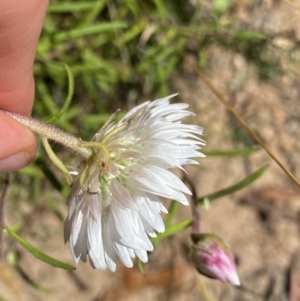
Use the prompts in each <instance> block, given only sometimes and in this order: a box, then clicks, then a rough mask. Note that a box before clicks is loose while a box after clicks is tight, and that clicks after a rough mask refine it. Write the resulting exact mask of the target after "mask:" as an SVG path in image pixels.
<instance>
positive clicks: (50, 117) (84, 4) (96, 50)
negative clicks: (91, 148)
mask: <svg viewBox="0 0 300 301" xmlns="http://www.w3.org/2000/svg"><path fill="white" fill-rule="evenodd" d="M237 3H238V0H231V1H223V0H213V1H204V0H203V1H200V0H199V1H197V0H196V1H188V0H178V1H174V0H152V1H138V0H122V1H121V0H114V1H112V0H98V1H97V0H95V1H58V0H52V1H51V3H50V6H49V9H48V14H47V17H46V20H45V25H44V29H43V32H42V35H41V38H40V41H39V45H38V49H37V54H36V62H35V66H34V75H35V81H36V101H35V104H34V112H33V115H34V116H35V117H37V118H40V119H43V120H45V121H46V122H51V123H54V124H55V125H56V126H58V127H60V128H62V129H63V130H65V131H68V132H70V133H72V134H76V135H78V136H80V137H82V138H83V139H86V140H89V139H90V138H92V136H93V133H94V132H95V131H97V130H98V129H99V128H100V127H101V125H102V124H103V123H104V122H105V121H106V120H107V119H108V117H109V116H110V114H111V113H113V112H114V111H116V110H117V109H118V108H121V109H124V110H125V109H127V108H128V107H131V106H133V105H135V104H137V103H139V102H141V101H143V100H146V99H153V98H154V97H163V96H166V95H167V94H169V93H171V92H174V91H172V88H171V86H170V78H171V77H172V76H174V75H175V74H176V73H177V74H178V71H179V70H181V69H180V68H181V64H182V62H183V61H184V59H185V57H186V56H187V55H193V56H194V57H195V59H196V62H198V67H200V68H202V69H206V68H207V69H208V68H209V64H210V58H209V50H210V48H211V47H221V48H223V49H224V50H227V51H232V52H235V53H239V54H241V55H242V56H243V57H244V58H245V60H246V61H248V62H249V63H250V64H252V65H253V66H254V67H255V70H256V74H257V77H258V78H259V79H261V80H266V81H270V80H274V79H275V78H276V77H278V76H279V75H281V74H282V72H283V66H282V63H281V60H280V52H278V49H277V48H276V46H275V45H274V43H273V39H274V38H275V37H272V36H270V35H269V34H268V33H266V32H263V31H260V30H256V29H253V28H254V27H253V26H251V22H250V23H247V24H246V23H245V22H241V21H239V20H238V19H237V18H236V17H235V9H236V5H237ZM249 10H250V12H249V13H251V7H250V8H249ZM284 34H285V33H282V35H284ZM278 36H280V34H278ZM291 37H292V35H291ZM299 46H300V45H299V43H298V44H297V43H295V47H293V48H292V49H291V59H293V56H292V54H293V53H296V52H297V51H298V50H299V49H298V48H299ZM65 64H66V65H67V66H68V67H67V69H66V67H65ZM180 72H181V71H180ZM71 74H72V76H73V77H74V91H73V89H72V88H73V87H71V89H70V76H71ZM68 75H69V76H68ZM180 76H184V75H182V72H181V74H180ZM68 86H69V89H68ZM71 92H72V93H71ZM73 92H74V93H73ZM71 97H72V103H71V104H70V101H71ZM65 109H66V110H65ZM54 148H55V150H56V151H58V152H59V155H58V156H59V157H60V158H61V159H63V160H64V162H65V163H66V164H67V165H68V164H70V165H71V162H72V166H74V161H72V160H71V159H70V155H69V154H68V153H67V152H65V150H64V148H62V147H60V146H58V145H55V146H54ZM218 151H219V150H217V151H214V152H213V153H212V154H211V155H213V156H228V155H230V156H236V155H237V156H239V155H242V156H245V155H251V154H252V153H253V151H252V150H249V149H247V150H246V151H243V150H240V149H238V150H232V151H229V152H226V151H225V152H224V153H222V151H221V152H219V153H218ZM207 155H210V154H209V151H207ZM73 159H74V156H73ZM1 179H2V177H1ZM255 179H256V178H255ZM247 183H248V182H247ZM247 185H248V184H247ZM243 187H244V186H243ZM10 188H11V189H10V194H9V198H10V200H11V203H10V211H13V210H11V208H17V210H15V211H13V216H12V217H11V218H10V220H14V221H18V223H17V224H16V225H15V226H14V230H15V231H17V232H18V231H19V230H22V233H21V234H23V233H24V231H26V229H28V228H30V225H32V224H33V223H34V222H35V219H34V218H33V217H32V215H33V213H34V214H39V215H42V214H43V212H45V211H46V212H52V213H53V214H54V215H55V216H56V217H57V218H58V219H59V220H60V221H63V219H64V216H63V214H62V213H61V212H60V210H59V204H61V203H64V202H65V197H66V195H67V193H68V191H69V188H68V187H67V185H66V184H65V183H64V182H63V181H62V177H61V175H60V174H59V172H57V171H56V170H54V168H52V165H51V164H49V161H48V159H47V158H46V155H45V154H44V153H43V151H42V149H41V148H39V152H38V156H37V158H36V160H35V162H34V163H33V164H31V165H30V166H28V167H26V168H24V169H23V170H21V171H20V172H18V173H15V174H13V175H12V179H11V185H10ZM232 192H233V190H230V191H228V193H232ZM226 193H227V190H226ZM21 200H22V201H27V202H26V203H28V202H29V203H30V204H31V206H36V207H35V208H38V213H36V212H35V211H34V209H28V207H27V205H26V204H24V203H22V204H20V202H21ZM41 204H42V205H41ZM34 216H36V215H34ZM169 222H170V221H169V220H168V223H169ZM41 224H42V222H40V224H39V226H41ZM171 229H172V228H171ZM39 231H41V232H43V233H45V235H46V234H47V235H48V234H49V229H46V227H43V226H41V227H40V228H39ZM34 233H35V232H34ZM167 234H168V232H167ZM167 234H166V235H167ZM40 235H41V234H40ZM62 247H63V242H62ZM11 250H12V251H10V252H14V251H13V248H12V249H11ZM70 258H71V256H70Z"/></svg>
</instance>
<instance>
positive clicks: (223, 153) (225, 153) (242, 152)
mask: <svg viewBox="0 0 300 301" xmlns="http://www.w3.org/2000/svg"><path fill="white" fill-rule="evenodd" d="M258 150H259V148H241V149H232V150H204V151H202V152H203V153H204V154H205V155H206V156H208V157H234V156H249V155H251V154H253V153H255V152H257V151H258Z"/></svg>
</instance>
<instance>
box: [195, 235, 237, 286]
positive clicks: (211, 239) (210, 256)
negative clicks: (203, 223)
mask: <svg viewBox="0 0 300 301" xmlns="http://www.w3.org/2000/svg"><path fill="white" fill-rule="evenodd" d="M192 239H193V242H194V244H193V245H192V253H191V259H192V261H193V263H194V265H195V267H196V269H197V271H198V272H199V273H200V274H202V275H204V276H207V277H209V278H214V279H219V280H221V281H223V282H228V283H232V284H234V285H240V280H239V276H238V274H237V271H236V267H235V263H234V258H233V255H232V253H231V251H230V249H229V247H228V246H227V244H226V242H225V241H223V240H222V238H220V237H219V236H217V235H214V234H193V235H192Z"/></svg>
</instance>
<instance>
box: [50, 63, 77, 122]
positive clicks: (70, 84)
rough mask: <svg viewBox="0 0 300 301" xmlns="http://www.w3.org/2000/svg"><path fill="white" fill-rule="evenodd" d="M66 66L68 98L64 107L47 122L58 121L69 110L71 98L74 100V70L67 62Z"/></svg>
mask: <svg viewBox="0 0 300 301" xmlns="http://www.w3.org/2000/svg"><path fill="white" fill-rule="evenodd" d="M64 66H65V68H66V71H67V74H68V95H67V98H66V100H65V103H64V105H63V107H62V108H61V109H60V110H59V111H58V112H57V113H56V114H54V115H52V116H51V117H49V118H48V119H47V120H46V122H47V123H53V122H55V121H57V120H58V119H59V118H60V117H61V116H62V115H63V114H64V113H65V112H66V111H67V110H68V108H69V106H70V103H71V100H72V97H73V94H74V78H73V75H72V72H71V70H70V68H69V66H68V65H67V64H64Z"/></svg>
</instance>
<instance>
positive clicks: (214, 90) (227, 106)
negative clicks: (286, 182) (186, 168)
mask: <svg viewBox="0 0 300 301" xmlns="http://www.w3.org/2000/svg"><path fill="white" fill-rule="evenodd" d="M194 70H195V72H196V73H197V74H198V76H199V77H200V79H201V80H202V81H203V82H204V83H205V84H206V85H207V86H208V88H209V89H210V90H211V91H212V92H213V93H214V94H215V96H216V97H217V99H218V100H219V101H220V102H221V103H222V104H223V105H224V106H225V107H226V109H227V110H228V111H229V113H230V114H231V115H232V116H233V117H234V118H235V119H236V120H237V121H238V122H239V123H240V124H241V125H242V126H243V127H244V128H245V129H246V131H247V132H248V133H249V134H250V136H251V137H252V138H253V139H254V140H255V141H256V142H257V143H258V144H259V145H260V146H261V147H262V148H263V149H264V150H265V151H266V152H267V154H268V155H269V156H270V157H271V158H272V159H273V160H274V161H275V162H276V163H277V164H278V165H279V167H280V168H281V169H282V170H283V171H284V172H285V173H286V174H287V176H288V177H289V178H290V179H291V180H292V181H293V182H295V183H296V184H297V185H298V187H300V182H299V180H298V179H297V178H296V177H295V176H294V175H293V174H292V173H291V172H290V171H289V170H288V169H287V168H286V167H285V166H284V165H283V163H281V161H280V160H279V159H278V158H277V157H276V156H275V155H274V154H273V153H272V151H271V150H270V149H269V148H268V147H267V146H266V145H265V144H264V143H263V142H262V140H261V139H260V138H259V137H258V136H257V135H256V134H255V133H254V131H252V130H251V129H250V128H249V126H248V125H247V123H246V122H245V121H244V120H243V118H242V117H240V116H239V114H238V113H237V112H236V111H235V110H234V109H233V108H232V107H231V106H230V104H229V103H228V101H226V100H225V98H224V97H223V96H222V94H221V93H219V91H218V90H217V89H216V88H215V87H214V85H213V84H212V83H211V82H210V81H209V80H208V79H207V78H206V76H205V75H204V74H203V73H202V72H201V71H200V70H199V69H198V68H194Z"/></svg>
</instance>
